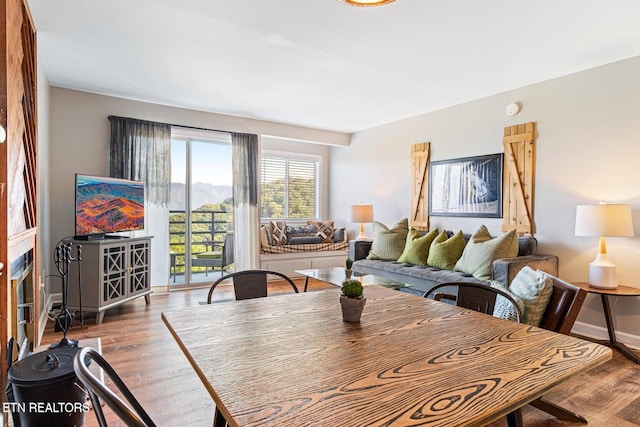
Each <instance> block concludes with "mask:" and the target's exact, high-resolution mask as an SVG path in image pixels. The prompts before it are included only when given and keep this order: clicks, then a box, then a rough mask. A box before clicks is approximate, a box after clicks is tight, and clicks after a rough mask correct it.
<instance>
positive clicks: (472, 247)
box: [455, 225, 518, 280]
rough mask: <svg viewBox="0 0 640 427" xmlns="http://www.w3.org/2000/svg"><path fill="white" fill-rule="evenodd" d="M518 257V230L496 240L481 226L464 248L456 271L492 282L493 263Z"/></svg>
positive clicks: (508, 232)
mask: <svg viewBox="0 0 640 427" xmlns="http://www.w3.org/2000/svg"><path fill="white" fill-rule="evenodd" d="M515 256H518V236H517V235H516V230H511V231H507V232H506V233H504V234H503V235H502V236H499V237H496V238H495V239H494V238H493V237H492V236H491V233H489V230H487V227H485V226H484V225H482V226H480V228H479V229H478V231H476V232H475V233H474V234H473V236H471V239H469V243H468V244H467V246H466V247H465V248H464V252H462V256H461V257H460V259H459V260H458V262H457V263H456V266H455V271H461V272H463V273H467V274H473V277H475V278H476V279H479V280H491V278H492V271H493V261H495V260H497V259H500V258H511V257H515Z"/></svg>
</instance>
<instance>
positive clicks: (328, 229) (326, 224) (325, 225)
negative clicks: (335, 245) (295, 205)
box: [307, 221, 335, 243]
mask: <svg viewBox="0 0 640 427" xmlns="http://www.w3.org/2000/svg"><path fill="white" fill-rule="evenodd" d="M307 224H309V225H311V226H313V227H314V228H315V231H316V235H317V236H318V237H321V238H322V242H323V243H331V242H333V235H334V233H335V229H334V227H333V221H307Z"/></svg>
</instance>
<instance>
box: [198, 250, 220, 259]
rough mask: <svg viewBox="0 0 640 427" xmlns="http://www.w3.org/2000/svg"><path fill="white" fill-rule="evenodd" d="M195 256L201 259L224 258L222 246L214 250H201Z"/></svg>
mask: <svg viewBox="0 0 640 427" xmlns="http://www.w3.org/2000/svg"><path fill="white" fill-rule="evenodd" d="M195 257H196V258H199V259H220V258H222V248H220V249H216V250H214V251H207V252H201V253H199V254H197V255H196V256H195Z"/></svg>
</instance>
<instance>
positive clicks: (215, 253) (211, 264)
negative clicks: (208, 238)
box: [191, 231, 234, 276]
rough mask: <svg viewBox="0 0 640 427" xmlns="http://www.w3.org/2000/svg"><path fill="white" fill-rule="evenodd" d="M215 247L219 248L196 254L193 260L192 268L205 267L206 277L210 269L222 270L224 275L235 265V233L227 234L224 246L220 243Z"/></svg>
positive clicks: (223, 242)
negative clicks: (229, 267)
mask: <svg viewBox="0 0 640 427" xmlns="http://www.w3.org/2000/svg"><path fill="white" fill-rule="evenodd" d="M214 245H215V246H217V248H216V249H213V250H211V251H206V252H201V253H199V254H195V255H194V256H193V258H192V259H191V266H192V267H204V274H205V276H207V275H208V274H209V268H211V269H214V268H220V270H221V271H222V274H224V272H225V269H226V268H227V266H229V265H231V264H233V261H234V259H233V250H234V248H233V232H231V231H230V232H227V234H225V236H224V240H223V241H222V245H221V244H220V242H215V243H214Z"/></svg>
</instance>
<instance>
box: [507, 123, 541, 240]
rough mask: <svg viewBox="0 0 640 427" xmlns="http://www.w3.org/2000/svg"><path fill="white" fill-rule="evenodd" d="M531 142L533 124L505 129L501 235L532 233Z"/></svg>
mask: <svg viewBox="0 0 640 427" xmlns="http://www.w3.org/2000/svg"><path fill="white" fill-rule="evenodd" d="M534 140H535V125H534V123H533V122H530V123H524V124H519V125H515V126H509V127H506V128H504V138H503V140H502V143H503V145H504V155H505V157H504V158H505V167H504V187H503V190H504V196H503V203H502V231H508V230H513V229H516V231H517V233H518V234H519V235H527V234H533V233H534V221H533V183H534V166H535V153H534Z"/></svg>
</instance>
